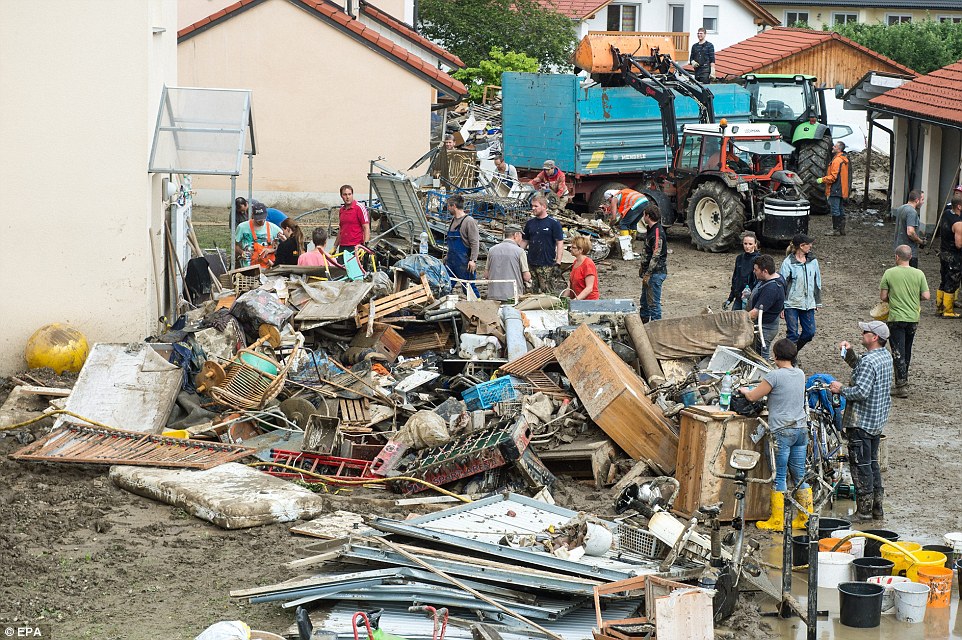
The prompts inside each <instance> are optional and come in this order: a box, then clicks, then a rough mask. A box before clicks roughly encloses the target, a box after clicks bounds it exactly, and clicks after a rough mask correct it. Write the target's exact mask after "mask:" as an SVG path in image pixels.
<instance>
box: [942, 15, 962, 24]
mask: <svg viewBox="0 0 962 640" xmlns="http://www.w3.org/2000/svg"><path fill="white" fill-rule="evenodd" d="M939 22H951V23H953V24H960V23H962V16H939Z"/></svg>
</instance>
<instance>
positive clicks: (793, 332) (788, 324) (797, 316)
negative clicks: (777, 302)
mask: <svg viewBox="0 0 962 640" xmlns="http://www.w3.org/2000/svg"><path fill="white" fill-rule="evenodd" d="M799 324H801V325H802V332H801V333H799V332H798V325H799ZM785 337H786V338H788V339H789V340H791V341H792V342H794V343H795V346H796V347H798V350H799V351H801V350H802V347H804V346H805V345H807V344H808V343H809V342H811V341H812V338H814V337H815V309H809V310H808V311H802V310H801V309H789V308H788V307H785Z"/></svg>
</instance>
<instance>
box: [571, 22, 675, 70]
mask: <svg viewBox="0 0 962 640" xmlns="http://www.w3.org/2000/svg"><path fill="white" fill-rule="evenodd" d="M612 46H614V47H615V48H617V49H618V50H619V51H620V52H621V53H623V54H625V55H629V56H650V55H651V54H652V49H658V51H659V53H667V54H670V55H671V56H672V57H673V58H674V57H675V56H676V55H677V54H676V52H675V44H674V41H673V40H672V38H671V36H669V35H655V34H647V33H625V32H621V31H589V32H588V35H586V36H585V37H584V38H582V39H581V42H580V43H579V44H578V47H577V48H576V49H575V53H574V55H573V56H572V62H573V63H574V65H575V66H576V67H578V68H579V69H584V70H585V71H587V72H588V73H591V74H594V73H618V71H619V69H618V67H617V65H616V63H615V59H614V57H613V56H612V55H611V47H612ZM687 55H688V54H687V52H685V53H683V54H682V56H687Z"/></svg>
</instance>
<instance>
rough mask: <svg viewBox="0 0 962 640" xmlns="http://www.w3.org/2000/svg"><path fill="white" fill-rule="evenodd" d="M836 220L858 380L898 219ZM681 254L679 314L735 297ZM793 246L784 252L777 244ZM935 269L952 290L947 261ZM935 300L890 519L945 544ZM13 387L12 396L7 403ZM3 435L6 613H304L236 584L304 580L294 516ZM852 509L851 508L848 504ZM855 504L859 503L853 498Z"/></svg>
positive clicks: (105, 628)
mask: <svg viewBox="0 0 962 640" xmlns="http://www.w3.org/2000/svg"><path fill="white" fill-rule="evenodd" d="M828 228H829V220H828V219H827V218H824V217H820V218H813V219H812V231H813V232H814V233H815V234H816V235H817V236H818V240H817V242H816V244H815V251H816V253H817V254H818V256H819V260H820V262H821V264H822V270H823V274H824V280H825V285H826V291H825V295H824V301H825V307H824V308H823V309H822V310H821V311H819V313H818V317H817V322H818V333H817V336H816V339H815V341H814V342H813V343H812V344H811V345H809V346H808V347H806V349H805V350H804V351H803V352H802V357H803V365H804V368H805V369H806V371H807V372H809V373H810V372H815V371H824V372H828V373H832V374H834V375H842V374H844V373H845V371H844V366H843V363H842V362H841V360H840V358H839V357H838V352H837V349H836V347H835V345H836V343H837V342H838V341H839V340H842V339H847V340H850V341H852V342H853V343H854V342H857V341H858V337H859V330H858V327H857V325H856V324H855V322H856V321H857V320H859V319H867V316H868V310H869V309H870V308H871V306H872V305H873V304H874V301H875V299H876V296H877V283H878V281H879V278H880V276H881V274H882V271H883V270H884V269H885V268H886V267H888V266H890V265H891V264H892V256H891V253H892V251H891V237H892V233H893V231H892V225H891V223H885V224H884V225H880V224H879V223H878V221H877V219H876V218H874V217H872V216H857V217H855V219H853V220H852V221H851V222H850V225H849V228H850V231H849V235H848V236H847V237H845V238H824V239H823V238H822V233H823V232H824V231H825V230H827V229H828ZM669 237H670V246H671V249H672V255H671V256H670V260H669V270H670V275H669V277H668V280H667V282H666V285H665V294H664V302H665V315H666V317H668V316H683V315H689V314H693V313H698V312H700V311H701V310H702V308H703V307H704V306H705V305H710V306H712V307H713V308H718V307H719V306H720V305H721V303H722V302H723V301H724V300H725V298H726V295H727V291H728V285H727V282H728V278H729V275H730V269H731V266H732V264H733V261H734V255H731V254H729V255H713V254H704V253H698V252H696V251H694V249H693V248H692V247H691V246H690V244H689V241H688V238H687V233H686V232H684V231H683V230H681V229H675V230H672V231H671V232H670V233H669ZM777 255H779V256H780V255H781V252H777ZM922 267H923V269H924V270H925V272H926V275H927V276H928V278H929V283H930V285H931V287H932V288H933V290H934V288H935V287H936V286H937V280H938V260H937V258H936V257H935V256H934V255H932V254H923V256H922ZM636 274H637V262H622V261H621V260H618V259H614V258H612V259H609V260H608V261H606V263H605V264H604V266H603V267H602V271H601V277H600V281H601V291H602V297H635V296H636V295H637V290H638V280H637V275H636ZM933 308H934V307H933V303H928V304H926V305H925V306H924V310H923V317H922V322H921V326H920V329H919V334H918V337H917V339H916V352H915V362H914V363H913V366H912V376H911V377H912V383H911V391H912V397H911V398H909V399H907V400H897V401H896V405H895V409H894V412H893V415H892V419H891V421H890V423H889V425H888V427H887V429H886V433H887V434H888V437H889V441H890V443H891V444H890V461H889V470H888V472H887V473H886V474H885V482H886V488H887V492H888V501H887V504H886V511H887V518H886V522H885V525H886V527H885V528H890V529H894V530H896V531H898V532H900V533H901V534H902V536H903V539H905V538H912V539H917V540H921V541H924V542H936V541H938V540H939V539H940V538H941V535H942V533H944V532H946V531H953V530H962V445H960V442H962V437H960V436H962V434H960V424H962V421H960V412H962V394H960V391H959V390H960V388H962V380H960V378H962V375H960V361H962V321H958V322H955V321H949V320H939V319H936V318H935V317H934V311H933ZM3 395H5V391H3V392H0V397H2V396H3ZM3 436H4V437H2V438H0V523H2V525H0V575H2V577H0V621H30V622H46V623H49V624H50V625H51V628H52V630H53V631H54V634H55V635H54V637H57V638H71V639H73V638H98V639H113V638H117V639H119V638H124V639H127V640H148V639H150V640H154V639H156V638H193V637H194V636H195V635H196V634H197V633H199V632H200V631H201V630H202V629H204V628H205V627H206V626H208V625H209V624H211V623H213V622H215V621H217V620H223V619H242V620H245V621H247V622H248V623H250V625H251V626H252V627H254V628H260V629H265V630H268V631H274V632H281V631H283V630H284V629H286V628H287V626H288V625H289V624H290V622H291V615H290V613H289V612H287V611H282V610H281V609H280V607H278V606H274V605H269V604H265V605H243V604H239V603H237V602H234V601H231V600H230V599H229V598H228V595H227V594H228V591H229V590H230V589H232V588H240V587H247V586H253V585H256V584H264V583H267V582H273V581H277V580H280V579H284V578H286V577H288V576H287V575H286V574H285V572H284V571H283V570H282V569H281V568H280V565H281V563H283V562H286V561H288V560H291V559H293V558H294V557H296V555H297V550H298V549H299V548H301V547H303V546H305V545H306V544H308V543H309V542H310V540H309V539H305V538H297V537H294V536H292V535H290V534H289V533H288V526H289V525H276V526H270V527H259V528H255V529H249V530H243V531H223V530H221V529H219V528H217V527H215V526H214V525H210V524H207V523H205V522H202V521H200V520H197V519H195V518H193V517H191V516H189V515H187V514H186V513H184V512H183V511H181V510H179V509H176V508H172V507H169V506H166V505H162V504H158V503H155V502H152V501H150V500H147V499H145V498H141V497H139V496H135V495H132V494H129V493H126V492H124V491H121V490H119V489H117V488H115V487H114V486H112V485H111V484H110V482H109V481H108V480H107V470H106V469H105V468H99V467H93V466H90V467H87V466H73V467H70V466H63V465H48V464H37V463H18V462H14V461H11V460H9V459H8V458H7V457H6V454H8V453H10V452H11V451H14V450H15V449H16V448H18V447H19V446H20V445H19V443H18V441H17V439H16V438H15V437H14V434H12V433H9V432H8V433H5V434H3ZM385 498H386V496H385V494H383V493H376V492H366V493H363V494H361V493H354V494H341V495H337V496H333V495H332V496H328V498H327V499H328V500H329V501H330V504H331V509H332V510H333V509H335V508H341V509H351V510H355V511H358V512H360V513H375V512H377V513H381V514H384V513H394V514H396V515H397V516H401V517H403V514H401V513H398V512H397V508H396V507H393V506H392V503H390V502H389V501H387V500H386V499H385ZM557 499H558V502H559V504H562V505H564V506H570V507H573V508H582V509H589V510H591V511H594V512H595V513H598V514H599V515H611V503H612V496H610V495H608V494H607V493H606V492H596V491H593V490H589V489H587V488H585V487H583V486H579V485H576V484H574V483H570V482H569V483H568V484H567V487H566V488H562V489H560V490H559V491H558V492H557ZM841 504H842V505H843V506H844V505H845V504H846V503H845V502H842V503H841ZM848 504H849V505H850V504H851V503H850V502H849V503H848ZM755 609H756V605H754V604H750V605H749V606H748V607H746V610H745V611H743V612H741V613H739V614H738V617H737V618H736V620H737V624H734V625H733V626H734V628H736V629H737V630H738V631H736V633H735V634H734V637H771V636H772V635H773V634H772V632H771V631H769V629H770V627H769V626H768V624H767V623H765V622H762V621H761V620H760V619H759V618H758V617H757V614H755V613H754V610H755Z"/></svg>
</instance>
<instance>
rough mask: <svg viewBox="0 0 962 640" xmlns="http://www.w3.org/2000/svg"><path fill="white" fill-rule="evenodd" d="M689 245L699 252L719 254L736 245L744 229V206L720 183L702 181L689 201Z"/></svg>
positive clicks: (733, 192)
mask: <svg viewBox="0 0 962 640" xmlns="http://www.w3.org/2000/svg"><path fill="white" fill-rule="evenodd" d="M688 229H689V230H690V231H691V243H692V244H693V245H695V248H696V249H698V250H699V251H710V252H712V253H720V252H723V251H727V250H728V249H731V248H733V247H737V246H738V244H739V241H740V240H739V236H740V235H741V233H742V231H743V230H744V229H745V204H744V203H743V202H742V201H741V198H739V197H738V195H737V194H736V193H735V191H733V190H732V189H729V188H728V187H726V186H725V185H724V184H722V183H721V182H717V181H711V182H705V183H702V184H701V185H699V186H698V188H697V189H695V193H693V194H692V196H691V200H690V201H689V202H688Z"/></svg>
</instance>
